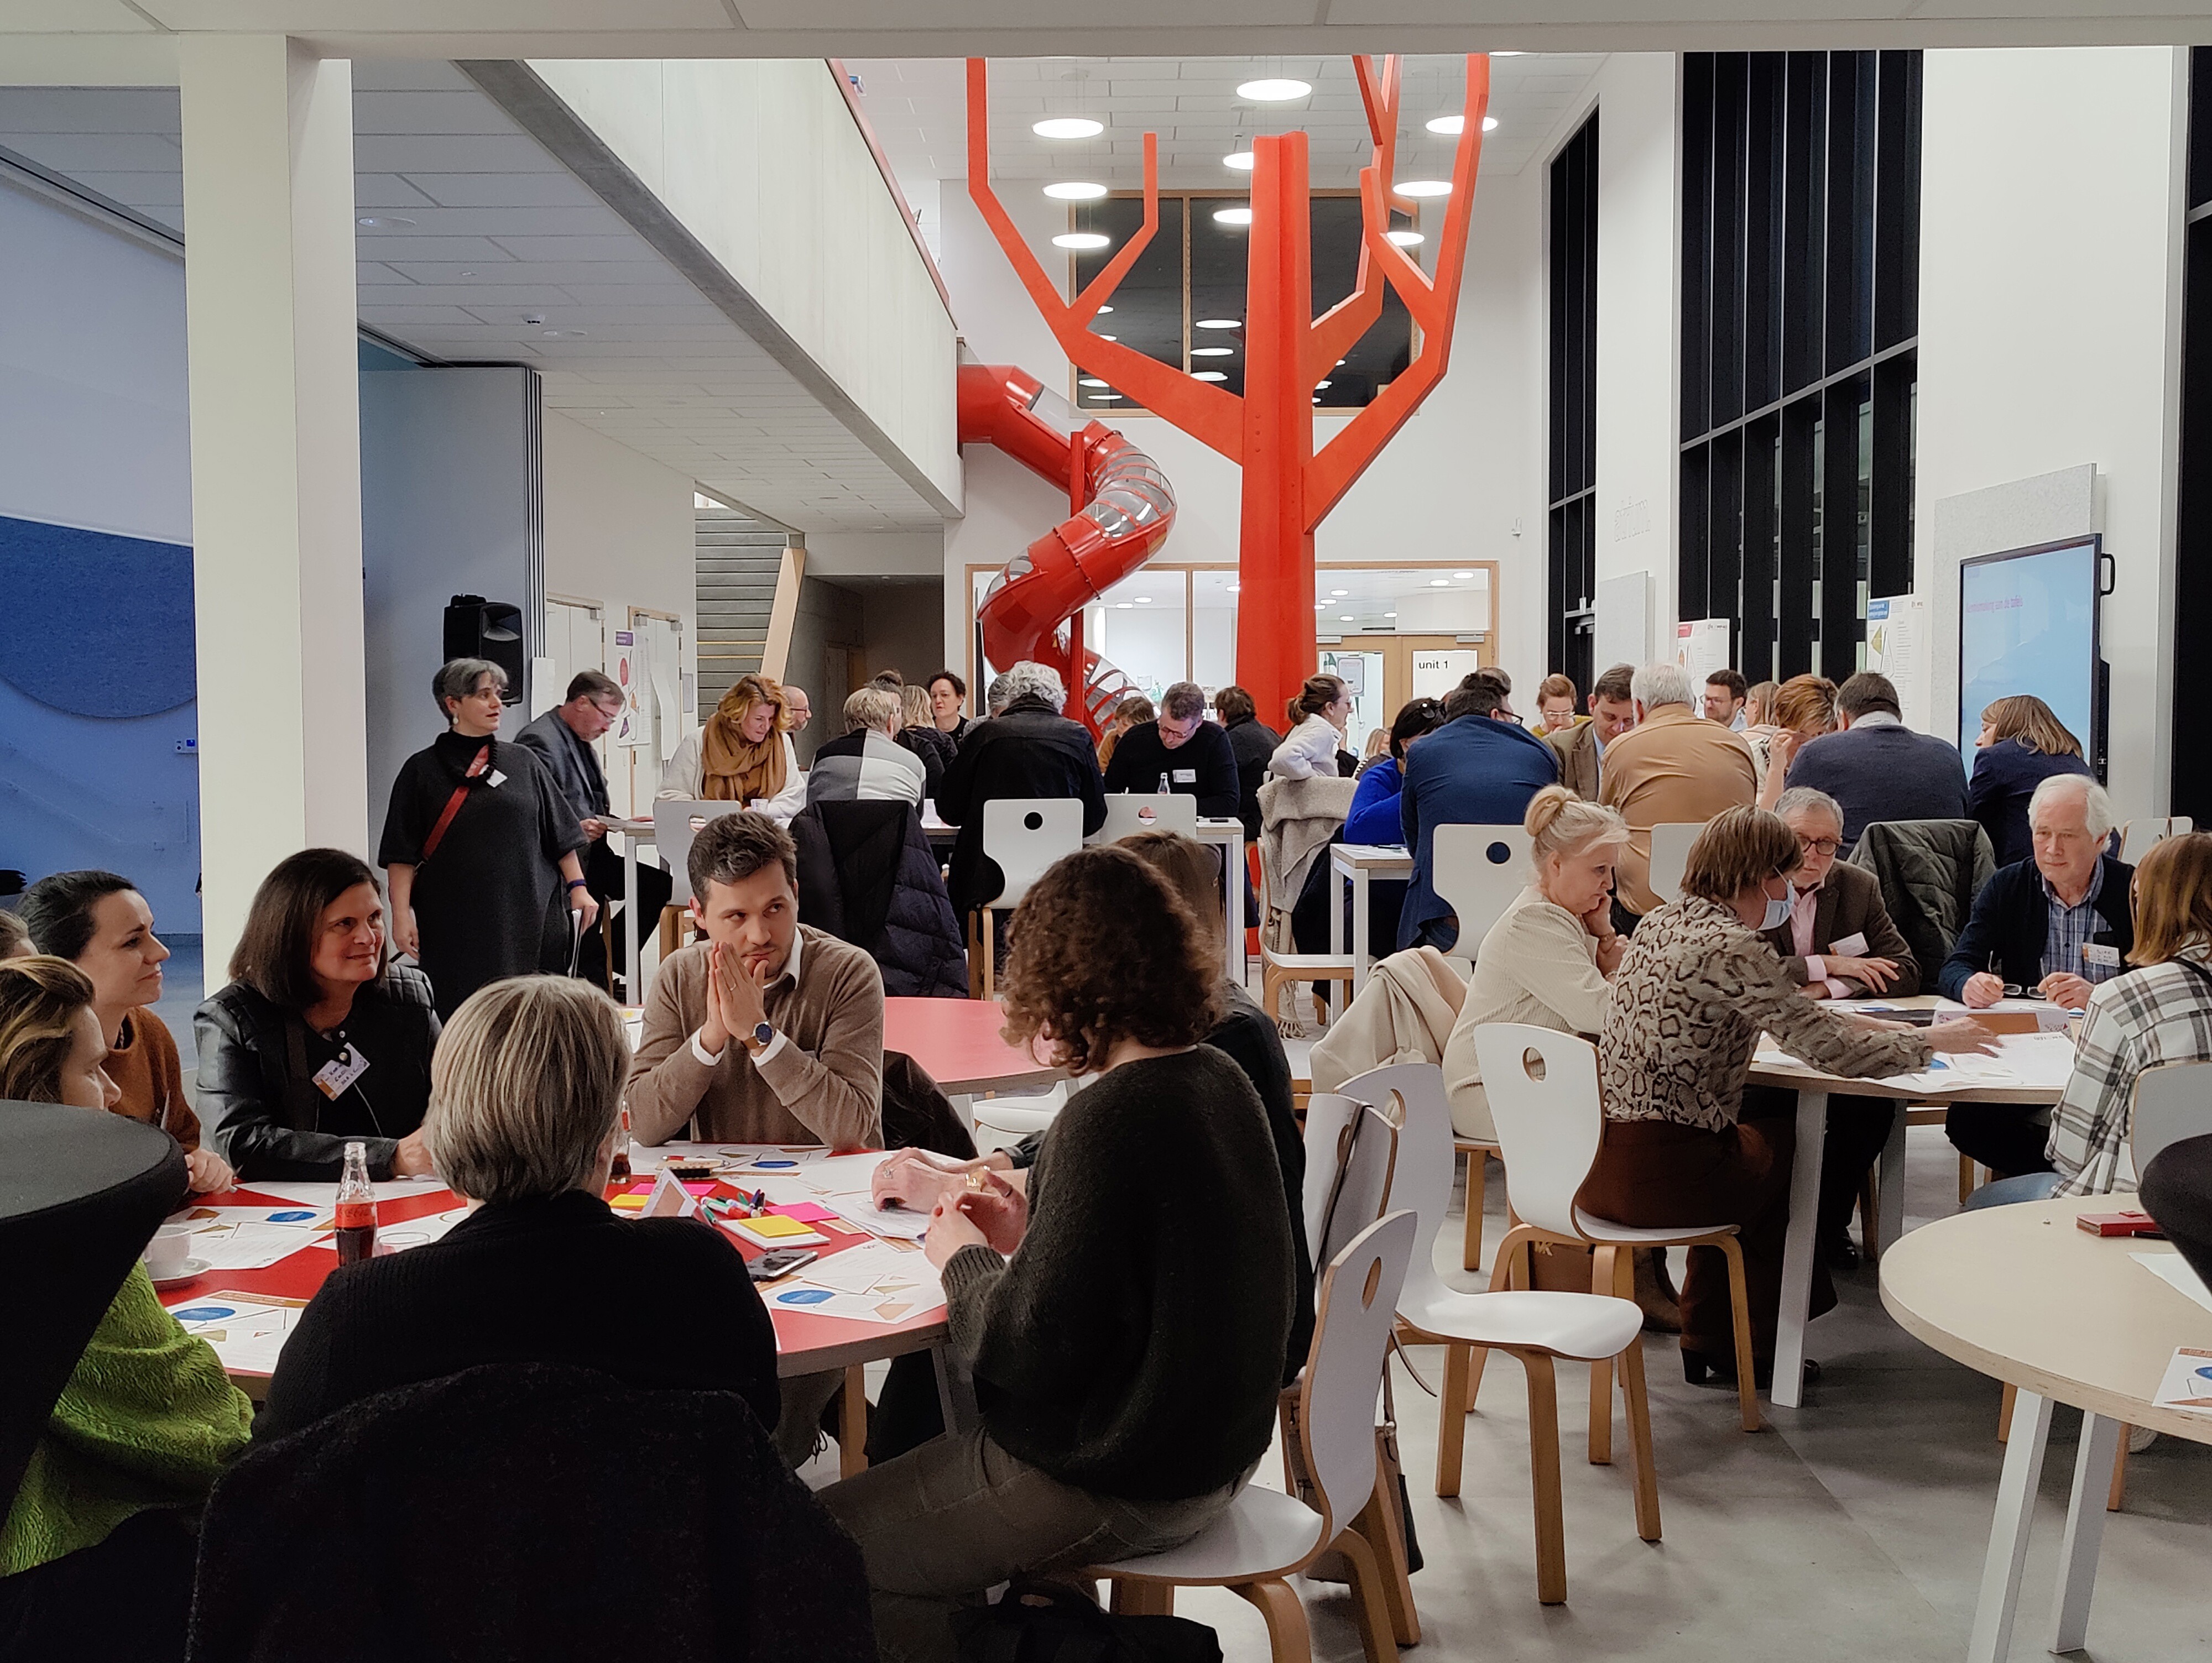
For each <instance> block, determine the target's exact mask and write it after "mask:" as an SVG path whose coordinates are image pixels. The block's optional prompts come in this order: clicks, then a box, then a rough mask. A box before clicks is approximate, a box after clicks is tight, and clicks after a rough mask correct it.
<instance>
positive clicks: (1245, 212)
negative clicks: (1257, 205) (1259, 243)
mask: <svg viewBox="0 0 2212 1663" xmlns="http://www.w3.org/2000/svg"><path fill="white" fill-rule="evenodd" d="M1213 222H1214V223H1215V224H1216V225H1249V224H1251V223H1252V210H1251V209H1249V208H1217V209H1214V210H1213Z"/></svg>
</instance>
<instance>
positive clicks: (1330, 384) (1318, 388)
mask: <svg viewBox="0 0 2212 1663" xmlns="http://www.w3.org/2000/svg"><path fill="white" fill-rule="evenodd" d="M1334 385H1336V383H1335V382H1334V381H1316V382H1315V383H1314V391H1316V392H1319V391H1321V390H1322V388H1323V387H1333V386H1334Z"/></svg>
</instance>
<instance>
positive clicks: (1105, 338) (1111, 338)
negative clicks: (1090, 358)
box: [1098, 329, 1121, 341]
mask: <svg viewBox="0 0 2212 1663" xmlns="http://www.w3.org/2000/svg"><path fill="white" fill-rule="evenodd" d="M1098 338H1099V339H1100V340H1102V341H1118V340H1120V339H1121V337H1120V336H1118V335H1109V334H1108V333H1107V332H1106V331H1104V330H1103V329H1102V330H1100V331H1098Z"/></svg>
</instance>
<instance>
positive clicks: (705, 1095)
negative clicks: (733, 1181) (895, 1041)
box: [629, 924, 884, 1149]
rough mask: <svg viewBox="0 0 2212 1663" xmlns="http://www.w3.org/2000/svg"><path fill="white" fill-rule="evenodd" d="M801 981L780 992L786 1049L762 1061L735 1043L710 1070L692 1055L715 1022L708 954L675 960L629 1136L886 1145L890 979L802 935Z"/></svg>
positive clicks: (654, 1015)
mask: <svg viewBox="0 0 2212 1663" xmlns="http://www.w3.org/2000/svg"><path fill="white" fill-rule="evenodd" d="M793 950H794V952H795V953H796V954H797V956H798V959H799V975H798V977H797V978H796V979H795V980H794V978H793V976H792V975H791V974H790V972H789V970H788V969H787V970H786V972H785V974H782V975H781V976H780V977H778V978H777V979H776V980H775V981H773V982H771V983H769V988H768V997H767V1001H766V1003H767V1005H768V1019H769V1023H771V1024H773V1025H774V1027H775V1030H776V1032H777V1033H778V1034H780V1035H782V1036H783V1037H782V1041H781V1045H780V1046H779V1047H777V1048H776V1050H775V1054H774V1055H773V1056H769V1057H765V1058H763V1059H761V1060H760V1061H759V1062H757V1063H756V1062H755V1061H754V1060H753V1058H752V1054H751V1053H750V1052H749V1051H747V1050H746V1048H745V1045H744V1039H743V1037H742V1036H736V1035H733V1036H732V1038H731V1040H730V1041H729V1043H728V1044H727V1045H726V1046H725V1047H723V1048H722V1054H721V1056H720V1059H718V1060H717V1061H715V1062H714V1064H712V1065H708V1064H706V1063H702V1062H701V1061H700V1060H699V1059H698V1056H697V1055H696V1053H695V1052H694V1051H693V1048H692V1041H693V1038H694V1036H695V1035H697V1033H698V1032H699V1029H700V1026H701V1024H702V1023H704V1022H705V1021H706V1019H707V952H708V949H707V944H705V943H703V942H702V943H699V944H695V945H693V946H690V947H685V948H683V949H681V950H679V951H678V952H677V953H675V954H674V955H673V956H671V957H669V958H668V959H666V960H665V961H664V962H662V964H661V967H660V969H659V973H658V974H656V975H655V976H654V977H653V992H652V995H651V997H650V998H647V1001H646V1006H645V1033H644V1037H643V1038H642V1039H641V1041H640V1042H639V1044H638V1047H637V1057H636V1059H635V1061H634V1062H633V1063H632V1064H631V1065H630V1075H629V1120H630V1130H631V1132H633V1133H634V1134H635V1136H636V1138H637V1139H638V1141H639V1142H641V1143H646V1144H665V1143H666V1142H668V1141H669V1139H671V1138H681V1137H684V1135H685V1130H684V1129H685V1127H686V1126H693V1125H696V1133H695V1134H694V1135H696V1136H697V1137H699V1138H704V1139H707V1140H708V1141H710V1142H721V1143H733V1144H829V1146H830V1147H831V1148H833V1149H878V1148H880V1147H881V1146H882V1144H883V1077H884V979H883V974H882V972H881V971H879V970H878V969H877V968H876V962H875V960H873V959H872V958H870V957H869V956H867V955H866V953H864V952H862V951H861V950H860V949H859V948H857V947H854V946H852V945H850V944H848V943H845V942H842V941H840V940H838V939H837V938H836V937H835V936H829V935H824V934H823V932H821V931H819V930H814V929H810V928H808V927H807V926H805V925H803V924H802V925H801V926H799V940H798V942H797V943H796V944H795V945H794V949H793Z"/></svg>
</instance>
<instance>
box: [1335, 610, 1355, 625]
mask: <svg viewBox="0 0 2212 1663" xmlns="http://www.w3.org/2000/svg"><path fill="white" fill-rule="evenodd" d="M1336 621H1337V622H1339V623H1350V622H1352V614H1351V613H1349V612H1339V613H1338V614H1337V615H1336Z"/></svg>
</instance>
